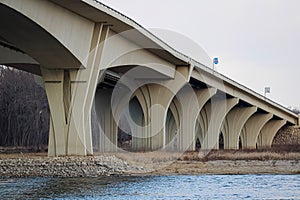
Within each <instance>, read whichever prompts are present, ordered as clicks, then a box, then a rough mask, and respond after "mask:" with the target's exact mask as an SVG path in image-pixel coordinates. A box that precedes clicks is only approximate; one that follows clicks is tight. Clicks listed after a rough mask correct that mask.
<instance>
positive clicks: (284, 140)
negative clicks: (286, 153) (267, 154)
mask: <svg viewBox="0 0 300 200" xmlns="http://www.w3.org/2000/svg"><path fill="white" fill-rule="evenodd" d="M272 147H273V149H277V150H292V151H299V150H300V128H299V127H293V126H285V127H283V128H281V129H280V130H279V131H278V133H277V134H276V136H275V137H274V140H273V144H272Z"/></svg>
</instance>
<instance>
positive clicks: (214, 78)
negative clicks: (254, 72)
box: [192, 68, 298, 124]
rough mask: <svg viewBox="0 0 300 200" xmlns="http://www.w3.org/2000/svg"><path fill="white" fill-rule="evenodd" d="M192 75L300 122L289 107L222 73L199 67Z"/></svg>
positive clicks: (221, 89) (295, 122)
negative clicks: (213, 72)
mask: <svg viewBox="0 0 300 200" xmlns="http://www.w3.org/2000/svg"><path fill="white" fill-rule="evenodd" d="M199 70H200V71H201V73H200V72H199ZM192 77H193V78H195V79H196V80H199V81H201V82H203V83H205V84H207V85H209V86H211V87H214V88H217V89H218V90H220V91H223V92H224V93H227V94H229V95H231V96H233V97H238V98H239V99H241V100H243V101H245V102H247V103H249V104H250V105H253V106H256V107H258V108H261V109H262V110H264V111H266V112H268V113H272V114H274V115H275V116H277V117H279V118H281V119H284V120H287V121H288V122H290V123H292V124H297V123H298V117H297V116H296V115H295V114H294V113H292V112H291V111H289V110H288V109H286V108H284V107H282V106H280V105H278V104H276V103H274V102H272V101H270V100H268V99H266V98H265V97H263V96H261V95H259V94H257V93H255V92H253V91H252V90H250V89H248V88H246V87H244V86H242V85H240V84H238V83H236V82H234V81H232V80H230V79H228V78H226V77H224V76H222V75H220V74H214V75H213V74H210V73H209V72H206V71H204V70H201V69H199V68H198V70H194V71H193V73H192Z"/></svg>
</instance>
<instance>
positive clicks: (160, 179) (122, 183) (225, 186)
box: [0, 175, 300, 200]
mask: <svg viewBox="0 0 300 200" xmlns="http://www.w3.org/2000/svg"><path fill="white" fill-rule="evenodd" d="M0 195H1V197H0V199H122V200H123V199H141V200H143V199H245V198H246V199H300V175H178V176H111V177H98V178H13V179H10V178H4V179H3V178H2V179H0Z"/></svg>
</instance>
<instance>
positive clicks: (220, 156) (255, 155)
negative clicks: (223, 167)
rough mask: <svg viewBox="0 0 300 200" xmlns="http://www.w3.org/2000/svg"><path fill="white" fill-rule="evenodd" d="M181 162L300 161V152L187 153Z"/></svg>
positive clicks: (181, 158)
mask: <svg viewBox="0 0 300 200" xmlns="http://www.w3.org/2000/svg"><path fill="white" fill-rule="evenodd" d="M179 160H182V161H188V160H190V161H212V160H300V152H272V151H211V152H209V153H205V152H187V153H185V154H183V155H182V156H181V157H180V158H179Z"/></svg>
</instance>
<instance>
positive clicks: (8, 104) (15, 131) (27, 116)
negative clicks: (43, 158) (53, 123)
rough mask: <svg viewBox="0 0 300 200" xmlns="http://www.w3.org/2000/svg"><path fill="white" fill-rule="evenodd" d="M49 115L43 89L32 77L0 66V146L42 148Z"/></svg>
mask: <svg viewBox="0 0 300 200" xmlns="http://www.w3.org/2000/svg"><path fill="white" fill-rule="evenodd" d="M49 113H50V112H49V107H48V101H47V96H46V93H45V90H44V89H43V88H42V87H41V86H40V85H38V84H37V83H36V81H35V80H34V76H33V75H32V74H30V73H27V72H23V71H19V70H17V69H14V68H9V67H5V66H0V146H4V147H7V146H9V147H12V146H13V147H32V148H34V149H36V150H39V149H42V148H43V147H46V146H47V145H48V135H49V117H50V115H49Z"/></svg>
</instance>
